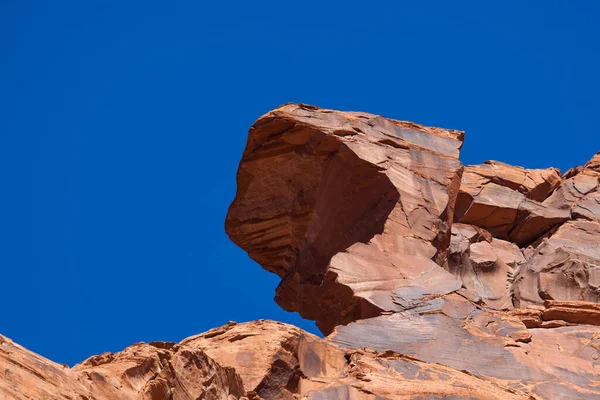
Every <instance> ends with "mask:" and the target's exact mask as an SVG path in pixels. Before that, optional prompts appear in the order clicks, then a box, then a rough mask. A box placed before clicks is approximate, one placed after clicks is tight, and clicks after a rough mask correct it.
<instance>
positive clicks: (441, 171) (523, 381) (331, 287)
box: [226, 104, 600, 398]
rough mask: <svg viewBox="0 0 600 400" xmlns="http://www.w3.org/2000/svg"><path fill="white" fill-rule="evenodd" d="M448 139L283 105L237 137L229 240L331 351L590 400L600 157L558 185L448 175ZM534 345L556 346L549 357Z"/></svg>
mask: <svg viewBox="0 0 600 400" xmlns="http://www.w3.org/2000/svg"><path fill="white" fill-rule="evenodd" d="M462 140H463V134H462V133H461V132H458V131H454V130H445V129H439V128H429V127H423V126H420V125H416V124H412V123H408V122H400V121H394V120H389V119H385V118H383V117H378V116H374V115H371V114H364V113H352V112H339V111H331V110H323V109H319V108H316V107H311V106H304V105H295V104H288V105H285V106H282V107H280V108H278V109H275V110H273V111H271V112H269V113H267V114H266V115H264V116H263V117H261V118H259V120H258V121H257V122H256V123H255V124H254V125H253V127H252V128H251V129H250V132H249V137H248V145H247V147H246V150H245V152H244V155H243V156H242V160H241V162H240V167H239V171H238V188H239V190H238V193H237V196H236V198H235V200H234V202H233V203H232V205H231V207H230V210H229V214H228V216H227V222H226V230H227V233H228V234H229V235H230V237H231V238H232V240H233V241H234V242H236V243H237V244H238V245H239V246H240V247H242V248H243V249H245V250H246V251H247V252H248V254H249V255H250V257H252V258H253V259H255V260H256V261H257V262H258V263H259V264H261V265H262V266H263V267H264V268H265V269H267V270H269V271H271V272H275V273H277V274H279V275H280V276H281V277H282V281H281V283H280V285H279V287H278V288H277V291H276V292H277V294H276V301H278V302H279V304H281V305H282V306H283V307H284V308H285V309H287V310H290V311H298V312H299V313H300V314H301V315H302V316H304V317H305V318H309V319H314V320H316V321H317V326H319V327H320V328H321V330H322V331H323V332H324V333H325V334H330V333H332V332H333V334H332V335H331V336H329V338H328V339H327V340H328V341H329V342H330V343H332V344H335V345H337V346H339V347H341V348H344V349H357V348H364V347H367V348H370V349H372V350H374V351H385V350H392V351H396V352H398V353H401V354H407V355H410V356H412V357H416V358H418V359H420V360H422V361H426V362H431V363H440V364H443V365H447V366H449V367H451V368H456V369H459V370H467V371H469V372H472V373H473V374H476V375H477V376H480V377H485V379H500V380H502V381H503V382H504V384H506V385H507V386H509V387H511V388H512V389H515V390H522V391H523V392H524V393H528V394H529V395H536V396H542V397H543V396H547V395H548V393H561V395H564V396H575V395H576V396H579V397H581V398H586V396H591V397H590V398H593V397H594V396H596V395H597V393H596V391H597V388H596V386H595V385H596V383H595V382H596V381H595V380H594V379H592V377H593V376H594V374H595V373H597V372H598V363H597V361H596V360H597V357H598V351H597V349H596V350H591V349H595V347H593V346H592V347H588V343H590V342H589V341H591V342H593V343H595V341H596V340H597V338H598V328H596V325H597V320H596V318H597V317H596V316H597V312H598V311H597V309H596V308H594V307H591V308H590V307H588V306H586V304H594V303H597V302H598V297H599V293H600V292H599V288H600V285H599V282H598V276H599V274H598V266H599V265H600V262H598V260H599V257H598V248H600V231H598V218H599V213H598V205H599V204H600V203H599V202H598V198H597V194H598V193H599V191H598V176H599V175H600V167H599V165H600V161H599V158H598V157H600V156H599V155H596V156H594V158H593V159H592V160H591V161H589V162H588V163H587V164H586V165H585V166H583V167H577V168H574V169H573V170H570V171H568V172H567V173H566V174H564V175H562V174H561V172H560V171H559V170H558V169H556V168H547V169H526V168H523V167H515V166H510V165H507V164H504V163H500V162H497V161H488V162H485V163H483V164H481V165H471V166H467V167H462V166H461V164H460V162H459V161H458V157H459V150H460V147H461V145H462ZM557 302H558V303H557ZM558 304H560V306H559V305H558ZM582 304H583V306H582ZM539 329H552V330H551V331H548V332H546V333H542V332H538V331H537V330H539ZM538 337H539V339H536V338H538ZM580 339H581V340H580ZM542 341H547V342H555V343H557V346H563V344H564V345H565V346H566V347H568V348H569V349H570V350H568V351H565V350H564V348H565V346H563V347H562V348H563V351H562V352H561V353H560V356H559V354H553V357H552V358H551V359H550V358H548V357H546V355H543V354H541V352H538V350H537V349H540V351H541V349H542V348H543V347H544V344H543V343H541V342H542ZM567 343H569V344H568V345H567ZM588 352H589V354H588ZM584 353H585V355H584ZM590 354H591V355H590ZM580 368H583V369H584V370H585V371H587V372H586V373H585V374H583V375H582V376H581V377H580V378H578V379H576V380H573V379H572V375H573V374H577V371H578V370H579V369H580ZM586 374H587V375H586ZM332 393H335V394H334V395H338V394H339V392H335V391H334V392H332ZM344 393H346V392H344ZM348 393H349V392H348ZM574 393H576V394H574ZM332 396H333V395H332ZM579 397H578V398H579Z"/></svg>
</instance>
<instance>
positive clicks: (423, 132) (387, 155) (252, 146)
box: [226, 104, 463, 333]
mask: <svg viewBox="0 0 600 400" xmlns="http://www.w3.org/2000/svg"><path fill="white" fill-rule="evenodd" d="M462 138H463V134H462V132H459V131H454V130H445V129H439V128H429V127H423V126H420V125H416V124H413V123H409V122H402V121H394V120H390V119H385V118H382V117H380V116H376V115H372V114H367V113H356V112H339V111H332V110H323V109H319V108H317V107H312V106H305V105H296V104H288V105H285V106H282V107H279V108H277V109H275V110H273V111H271V112H269V113H267V114H266V115H264V116H262V117H261V118H259V119H258V121H256V123H255V124H254V125H253V126H252V128H251V129H250V132H249V135H248V144H247V146H246V150H245V151H244V155H243V157H242V161H241V163H240V167H239V170H238V175H237V179H238V193H237V195H236V198H235V200H234V202H233V204H232V205H231V207H230V209H229V213H228V215H227V221H226V231H227V233H228V234H229V236H230V237H231V239H232V240H233V241H234V242H235V243H237V244H238V245H239V246H240V247H242V248H243V249H245V250H246V251H247V252H248V254H249V255H250V257H252V258H253V259H254V260H256V261H257V262H259V263H260V264H261V265H262V266H263V267H264V268H265V269H267V270H269V271H271V272H274V273H277V274H279V275H280V276H281V277H282V281H281V284H280V285H279V287H278V288H277V295H276V301H277V302H278V303H279V304H280V305H281V306H282V307H283V308H285V309H286V310H289V311H298V312H299V313H300V315H302V316H303V317H305V318H309V319H314V320H316V321H317V325H318V326H319V328H320V329H321V330H322V331H323V332H324V333H329V332H331V331H332V330H333V328H334V327H335V326H336V325H339V324H344V323H348V322H351V321H354V320H357V319H361V318H368V317H373V316H377V315H381V314H382V313H385V312H398V311H402V310H404V309H406V308H410V307H413V306H414V300H415V299H420V298H423V297H424V296H441V295H444V294H447V293H451V292H453V291H455V290H457V289H459V288H460V282H459V281H458V280H456V279H455V278H454V277H453V276H452V275H450V274H449V273H448V272H447V271H446V270H445V269H444V268H442V267H441V265H442V264H443V263H444V262H445V259H446V254H447V249H448V246H449V243H450V226H451V223H452V219H453V217H452V216H453V206H454V203H455V198H456V195H457V193H458V187H459V185H460V177H461V173H462V165H461V163H460V162H459V161H458V154H459V150H460V148H461V146H462ZM436 261H437V263H436Z"/></svg>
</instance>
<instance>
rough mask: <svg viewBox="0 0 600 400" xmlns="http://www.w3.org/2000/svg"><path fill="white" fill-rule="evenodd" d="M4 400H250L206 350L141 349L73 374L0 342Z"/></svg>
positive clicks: (99, 359) (105, 357) (90, 362)
mask: <svg viewBox="0 0 600 400" xmlns="http://www.w3.org/2000/svg"><path fill="white" fill-rule="evenodd" d="M0 371H1V373H2V375H1V376H2V378H1V379H0V399H2V400H5V399H6V400H25V399H35V400H46V399H48V400H50V399H65V400H66V399H73V400H105V399H106V400H108V399H123V400H127V399H132V400H133V399H136V400H163V399H165V400H166V399H173V400H198V399H206V400H231V399H240V398H244V397H243V395H244V389H243V383H242V379H241V378H240V376H239V375H238V374H237V373H236V372H235V370H234V369H233V368H230V367H222V366H221V365H219V364H217V363H216V362H215V361H214V360H212V359H211V358H210V357H208V356H207V355H206V353H204V352H203V351H202V350H201V349H198V348H192V347H189V346H185V345H176V344H175V343H164V342H157V343H151V344H145V343H138V344H134V345H133V346H130V347H128V348H127V349H125V350H123V351H122V352H120V353H104V354H102V355H99V356H94V357H91V358H89V359H87V360H85V361H84V362H82V363H81V364H78V365H76V366H74V367H73V368H69V367H67V366H65V365H59V364H56V363H53V362H52V361H50V360H47V359H45V358H43V357H41V356H39V355H37V354H35V353H32V352H30V351H28V350H26V349H24V348H23V347H21V346H19V345H17V344H15V343H14V342H12V341H11V340H10V339H8V338H6V337H3V336H0Z"/></svg>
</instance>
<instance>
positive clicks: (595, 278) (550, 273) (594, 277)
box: [513, 220, 600, 306]
mask: <svg viewBox="0 0 600 400" xmlns="http://www.w3.org/2000/svg"><path fill="white" fill-rule="evenodd" d="M513 289H514V292H515V301H516V302H517V303H518V305H522V306H524V305H527V304H541V303H543V301H544V300H575V301H578V300H584V301H591V302H598V301H599V300H600V223H598V222H590V221H583V220H576V221H569V222H567V223H565V224H564V225H562V226H561V227H560V228H558V230H557V231H556V232H555V233H554V234H552V235H551V236H550V237H549V238H547V239H545V240H543V241H542V243H541V244H540V245H539V246H538V247H537V248H536V249H535V251H534V253H533V255H532V256H531V257H530V259H529V261H527V262H526V263H524V264H523V265H522V266H521V267H520V270H519V272H518V273H517V274H516V278H515V283H514V285H513Z"/></svg>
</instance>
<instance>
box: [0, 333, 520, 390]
mask: <svg viewBox="0 0 600 400" xmlns="http://www.w3.org/2000/svg"><path fill="white" fill-rule="evenodd" d="M3 340H4V343H8V345H7V346H8V347H9V348H8V349H7V350H5V351H3V352H2V353H0V366H2V367H3V369H4V371H5V372H4V373H5V375H6V374H8V377H5V378H4V379H3V380H0V399H36V400H42V399H57V398H61V399H77V400H83V399H86V400H96V399H98V400H99V399H144V400H145V399H153V400H163V399H165V400H166V399H186V400H187V399H194V400H196V399H199V400H200V399H234V398H235V399H238V398H243V399H265V400H275V399H321V400H323V399H331V400H337V399H357V400H363V399H364V400H367V399H368V400H375V399H378V400H383V399H419V398H421V399H422V398H427V399H438V398H439V399H442V398H457V399H463V398H465V399H466V398H477V399H489V400H492V399H494V400H500V399H507V400H517V399H527V398H528V397H527V396H526V395H525V393H524V392H521V391H519V390H516V389H512V388H509V387H508V386H506V385H503V384H501V383H496V382H488V381H484V380H482V379H480V378H478V377H476V376H473V375H471V374H469V373H466V372H464V371H459V370H456V369H452V368H450V367H446V366H443V365H438V364H431V363H426V362H422V361H419V360H417V359H414V358H412V357H408V356H406V355H402V354H399V353H395V352H392V351H386V352H375V351H372V350H349V351H345V350H343V349H341V348H339V347H337V346H336V345H334V344H332V343H330V342H328V341H326V340H324V339H320V338H318V337H316V336H314V335H311V334H309V333H307V332H304V331H302V330H300V329H298V328H295V327H293V326H290V325H286V324H282V323H279V322H274V321H254V322H249V323H245V324H235V323H229V324H227V325H225V326H223V327H220V328H216V329H213V330H211V331H209V332H206V333H204V334H201V335H198V336H194V337H191V338H188V339H185V340H184V341H182V342H181V343H180V344H178V345H177V344H174V343H155V344H143V343H140V344H135V345H133V346H131V347H128V348H127V349H125V350H124V351H122V352H120V353H114V354H113V353H105V354H102V355H100V356H95V357H91V358H90V359H88V360H86V361H84V362H83V363H81V364H79V365H77V366H75V367H74V368H73V369H69V368H68V367H66V366H60V365H57V364H54V363H52V362H51V361H49V360H46V359H44V358H42V357H40V356H38V355H36V354H33V353H31V352H29V351H27V350H25V349H23V348H22V347H20V346H18V345H15V344H14V343H12V342H10V341H8V340H7V339H6V338H4V339H3ZM7 346H5V347H7ZM207 354H212V355H213V357H214V359H219V364H217V363H216V362H215V361H213V359H212V358H211V357H208V356H207ZM221 365H223V366H221ZM234 369H235V370H238V371H240V375H239V376H238V375H237V374H236V373H235V372H234ZM7 371H8V372H7ZM240 376H241V378H242V379H243V383H242V381H241V379H240ZM242 385H243V386H244V387H245V388H246V389H248V392H247V393H246V395H244V396H242V393H243V389H242ZM452 396H455V397H452Z"/></svg>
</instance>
